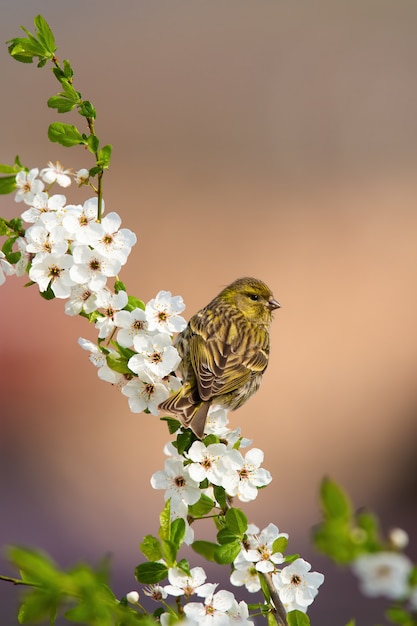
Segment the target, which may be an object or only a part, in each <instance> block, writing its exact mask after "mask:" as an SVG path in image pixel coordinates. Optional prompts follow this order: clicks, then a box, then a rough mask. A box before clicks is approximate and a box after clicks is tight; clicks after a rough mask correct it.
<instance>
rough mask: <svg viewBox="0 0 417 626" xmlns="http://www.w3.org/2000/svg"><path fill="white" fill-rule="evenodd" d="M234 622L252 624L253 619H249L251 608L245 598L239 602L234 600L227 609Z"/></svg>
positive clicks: (243, 625) (244, 624)
mask: <svg viewBox="0 0 417 626" xmlns="http://www.w3.org/2000/svg"><path fill="white" fill-rule="evenodd" d="M227 615H228V616H229V618H230V620H231V623H232V624H239V625H240V626H251V625H252V624H253V621H252V620H251V619H249V608H248V605H247V604H246V602H245V601H244V600H241V601H240V602H238V601H237V600H233V604H232V606H231V608H230V609H228V611H227Z"/></svg>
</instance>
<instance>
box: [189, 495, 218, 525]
mask: <svg viewBox="0 0 417 626" xmlns="http://www.w3.org/2000/svg"><path fill="white" fill-rule="evenodd" d="M214 504H215V503H214V501H213V500H212V499H211V498H209V497H208V496H206V495H205V494H204V493H203V494H201V497H200V499H199V501H198V502H196V503H195V504H189V505H188V515H191V517H194V518H196V519H198V518H200V517H203V516H204V515H207V513H210V511H211V510H212V509H213V507H214Z"/></svg>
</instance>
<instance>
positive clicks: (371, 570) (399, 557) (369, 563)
mask: <svg viewBox="0 0 417 626" xmlns="http://www.w3.org/2000/svg"><path fill="white" fill-rule="evenodd" d="M412 567H413V564H412V562H411V561H410V559H409V558H408V557H407V556H405V554H400V553H398V552H373V553H371V554H361V555H360V556H358V557H357V559H356V560H355V561H354V562H353V563H352V570H353V572H354V573H355V574H356V575H357V576H358V578H359V585H360V588H361V591H362V593H363V594H364V595H366V596H371V597H375V596H385V597H386V598H390V599H392V600H401V599H402V598H404V597H405V596H406V595H407V594H408V591H409V582H408V578H409V575H410V572H411V570H412Z"/></svg>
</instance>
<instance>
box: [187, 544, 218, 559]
mask: <svg viewBox="0 0 417 626" xmlns="http://www.w3.org/2000/svg"><path fill="white" fill-rule="evenodd" d="M191 547H192V549H193V550H194V552H196V553H197V554H201V556H203V557H204V558H205V559H207V561H213V562H215V561H216V558H215V553H216V550H217V548H218V547H219V546H218V544H217V543H213V542H212V541H202V540H198V541H194V542H193V543H192V544H191Z"/></svg>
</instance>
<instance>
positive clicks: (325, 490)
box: [313, 478, 384, 564]
mask: <svg viewBox="0 0 417 626" xmlns="http://www.w3.org/2000/svg"><path fill="white" fill-rule="evenodd" d="M320 504H321V510H322V514H323V519H322V521H321V522H320V523H319V524H318V525H317V526H316V527H315V529H314V531H313V541H314V544H315V546H316V548H317V549H318V550H319V552H322V553H323V554H325V555H326V556H328V557H330V558H331V559H332V560H333V561H334V562H335V563H338V564H348V563H351V562H352V561H353V560H354V559H355V558H356V557H357V556H359V555H360V554H363V553H367V552H376V551H378V550H381V549H382V548H383V546H384V542H383V539H382V537H381V531H380V527H379V522H378V519H377V517H376V516H375V515H374V514H373V513H371V512H369V511H364V510H362V511H357V512H355V511H354V510H353V507H352V504H351V502H350V499H349V497H348V496H347V494H346V493H345V491H344V490H343V489H342V488H341V487H340V486H339V485H338V484H337V483H335V482H334V481H332V480H330V479H329V478H325V479H324V480H323V481H322V484H321V488H320Z"/></svg>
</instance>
